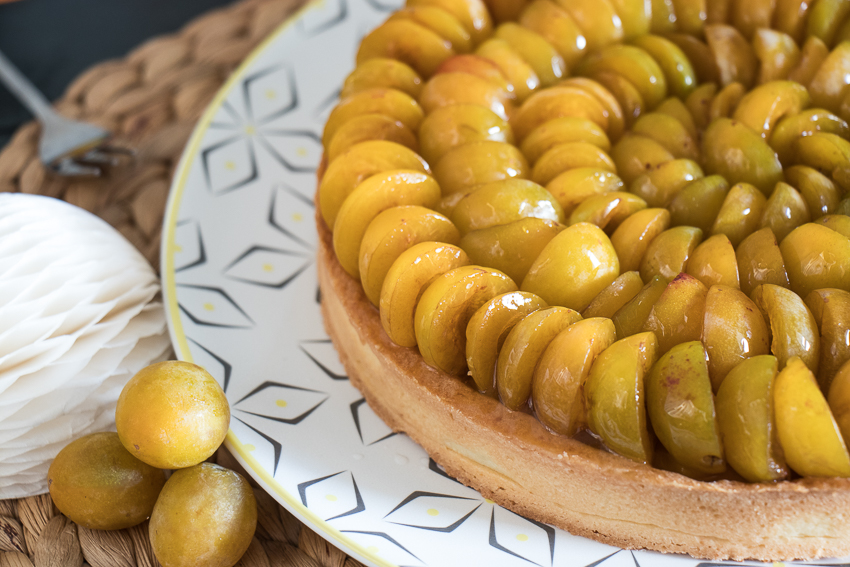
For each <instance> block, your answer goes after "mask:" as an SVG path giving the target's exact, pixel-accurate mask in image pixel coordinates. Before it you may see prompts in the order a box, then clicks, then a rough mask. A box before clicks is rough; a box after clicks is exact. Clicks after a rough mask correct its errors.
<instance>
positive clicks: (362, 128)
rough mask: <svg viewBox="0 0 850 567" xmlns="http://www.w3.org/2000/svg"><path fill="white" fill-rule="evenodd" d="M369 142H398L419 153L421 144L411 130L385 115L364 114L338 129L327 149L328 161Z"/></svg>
mask: <svg viewBox="0 0 850 567" xmlns="http://www.w3.org/2000/svg"><path fill="white" fill-rule="evenodd" d="M369 140H387V141H390V142H396V143H397V144H401V145H402V146H404V147H406V148H410V149H411V150H412V151H414V152H419V142H418V141H417V140H416V135H415V134H414V133H413V132H412V131H411V130H410V128H408V127H407V126H405V125H404V124H402V123H401V122H399V121H398V120H395V119H394V118H391V117H389V116H387V115H385V114H362V115H360V116H355V117H353V118H351V119H350V120H348V121H347V122H346V123H345V124H343V125H342V126H340V127H339V128H337V131H336V133H335V134H334V137H333V138H332V139H331V141H330V144H328V147H327V148H326V151H327V157H328V161H329V162H331V161H333V160H335V159H336V158H338V157H339V156H340V155H342V154H343V153H345V152H346V151H348V150H349V149H351V148H352V147H354V146H356V145H357V144H360V143H362V142H368V141H369Z"/></svg>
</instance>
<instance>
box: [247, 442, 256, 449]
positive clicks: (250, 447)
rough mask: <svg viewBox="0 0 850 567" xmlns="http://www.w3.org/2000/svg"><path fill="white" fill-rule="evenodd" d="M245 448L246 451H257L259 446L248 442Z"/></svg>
mask: <svg viewBox="0 0 850 567" xmlns="http://www.w3.org/2000/svg"><path fill="white" fill-rule="evenodd" d="M245 450H246V451H256V450H257V448H256V447H254V446H253V445H251V444H250V443H248V444H247V445H245Z"/></svg>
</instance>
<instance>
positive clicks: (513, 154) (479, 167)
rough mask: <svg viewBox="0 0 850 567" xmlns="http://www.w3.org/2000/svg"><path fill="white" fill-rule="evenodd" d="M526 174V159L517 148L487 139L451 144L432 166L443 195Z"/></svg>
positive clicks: (525, 175) (527, 172) (526, 175)
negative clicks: (456, 144)
mask: <svg viewBox="0 0 850 567" xmlns="http://www.w3.org/2000/svg"><path fill="white" fill-rule="evenodd" d="M529 176H530V171H529V167H528V162H527V161H526V160H525V156H523V155H522V152H520V151H519V148H516V147H515V146H512V145H510V144H504V143H501V142H493V141H489V140H486V141H483V142H472V143H470V144H465V145H463V146H457V147H455V148H452V149H451V150H449V151H447V152H446V153H445V154H444V155H443V157H442V158H440V161H438V162H437V165H436V166H435V167H434V177H435V178H436V179H437V182H438V183H439V184H440V188H441V189H442V191H443V195H451V194H452V193H461V192H468V189H471V188H472V187H475V186H476V185H481V184H483V183H491V182H493V181H501V180H503V179H510V178H512V177H518V178H520V179H527V178H528V177H529Z"/></svg>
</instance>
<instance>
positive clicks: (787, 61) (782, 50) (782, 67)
mask: <svg viewBox="0 0 850 567" xmlns="http://www.w3.org/2000/svg"><path fill="white" fill-rule="evenodd" d="M753 51H754V52H755V54H756V57H757V58H758V60H759V74H758V81H757V82H758V84H760V85H763V84H765V83H768V82H770V81H780V80H784V79H786V78H787V77H788V75H790V74H791V70H792V69H794V67H796V66H797V64H798V63H799V62H800V48H799V47H798V46H797V42H795V41H794V38H792V37H791V36H790V35H788V34H786V33H783V32H781V31H776V30H772V29H768V28H761V29H757V30H756V33H755V35H753Z"/></svg>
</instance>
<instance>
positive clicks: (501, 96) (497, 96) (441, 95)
mask: <svg viewBox="0 0 850 567" xmlns="http://www.w3.org/2000/svg"><path fill="white" fill-rule="evenodd" d="M485 61H486V59H485ZM419 104H421V105H422V109H423V110H424V111H425V113H427V114H430V113H432V112H434V111H435V110H437V109H438V108H443V107H446V106H452V105H455V104H477V105H479V106H483V107H484V108H487V109H489V110H491V111H492V112H494V113H495V114H496V115H498V116H499V117H500V118H502V119H503V120H507V119H508V118H509V117H510V116H511V114H512V113H513V103H512V102H511V95H510V94H509V93H508V91H506V90H505V89H504V88H503V87H501V86H499V85H498V84H497V83H495V82H493V81H489V80H487V79H482V78H481V77H479V76H477V75H471V74H469V73H456V72H455V73H438V74H436V75H434V76H433V77H432V78H431V79H430V80H429V81H428V82H427V83H425V86H424V87H423V88H422V93H421V94H420V95H419Z"/></svg>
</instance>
